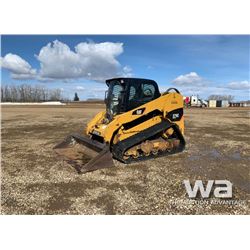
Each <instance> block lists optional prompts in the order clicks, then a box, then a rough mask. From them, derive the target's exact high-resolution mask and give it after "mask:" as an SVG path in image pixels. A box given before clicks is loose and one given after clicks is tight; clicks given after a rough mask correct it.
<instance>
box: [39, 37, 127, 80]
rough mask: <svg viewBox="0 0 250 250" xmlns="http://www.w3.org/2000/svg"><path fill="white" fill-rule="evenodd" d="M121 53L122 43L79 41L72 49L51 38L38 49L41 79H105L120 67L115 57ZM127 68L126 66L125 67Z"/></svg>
mask: <svg viewBox="0 0 250 250" xmlns="http://www.w3.org/2000/svg"><path fill="white" fill-rule="evenodd" d="M122 53H123V44H122V43H112V42H104V43H93V42H91V43H87V42H82V43H79V44H78V45H77V46H76V47H75V50H71V49H70V48H69V46H68V45H66V44H64V43H62V42H60V41H57V40H56V41H54V42H53V43H49V44H47V45H46V46H45V47H43V48H42V49H41V50H40V53H39V55H38V56H37V59H38V60H39V61H40V65H41V69H40V72H39V74H40V77H41V78H43V79H47V78H49V79H77V78H85V79H89V80H95V81H104V80H105V79H107V78H111V77H115V76H117V75H118V74H119V72H120V71H121V65H120V63H119V61H118V60H117V57H118V56H119V55H120V54H122ZM125 70H126V69H125Z"/></svg>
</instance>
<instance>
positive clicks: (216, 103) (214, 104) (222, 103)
mask: <svg viewBox="0 0 250 250" xmlns="http://www.w3.org/2000/svg"><path fill="white" fill-rule="evenodd" d="M208 106H209V108H227V107H229V102H228V100H209V102H208Z"/></svg>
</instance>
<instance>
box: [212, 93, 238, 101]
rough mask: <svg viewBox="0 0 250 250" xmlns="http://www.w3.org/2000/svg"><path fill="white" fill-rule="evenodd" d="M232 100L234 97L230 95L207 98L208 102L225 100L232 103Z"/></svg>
mask: <svg viewBox="0 0 250 250" xmlns="http://www.w3.org/2000/svg"><path fill="white" fill-rule="evenodd" d="M233 99H234V96H232V95H210V96H209V97H208V100H227V101H229V102H232V101H233Z"/></svg>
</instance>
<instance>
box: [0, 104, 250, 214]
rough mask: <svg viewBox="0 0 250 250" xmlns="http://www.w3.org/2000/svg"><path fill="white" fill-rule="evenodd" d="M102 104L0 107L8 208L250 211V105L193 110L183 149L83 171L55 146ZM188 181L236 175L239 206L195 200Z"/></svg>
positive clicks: (83, 211) (20, 210) (4, 204)
mask: <svg viewBox="0 0 250 250" xmlns="http://www.w3.org/2000/svg"><path fill="white" fill-rule="evenodd" d="M102 108H104V106H103V105H102V104H82V105H78V106H53V107H51V106H48V107H46V106H44V107H40V106H39V107H38V106H28V107H25V106H4V107H2V162H1V213H2V214H249V208H248V206H249V204H248V203H247V202H248V199H249V193H250V185H249V183H250V182H249V166H250V154H249V152H250V135H249V129H250V109H244V108H238V109H237V108H235V109H230V108H228V109H187V110H185V119H186V131H185V138H186V141H187V147H186V150H185V151H184V152H183V153H181V154H177V155H172V156H168V157H163V158H158V159H154V160H149V161H146V162H143V163H140V164H138V163H137V164H132V165H129V166H126V165H124V164H121V163H119V162H117V161H116V162H115V165H116V167H114V168H108V169H103V170H98V171H95V172H92V173H87V174H85V175H78V174H77V173H76V172H75V170H74V169H73V168H71V167H70V166H69V165H67V164H66V163H64V162H62V161H60V160H58V158H57V157H56V156H55V154H54V152H53V151H52V148H53V146H54V145H55V144H56V143H58V142H59V141H60V140H62V139H63V138H64V137H65V136H66V135H68V134H69V133H71V132H76V131H81V130H83V128H84V127H85V126H86V123H87V121H88V120H89V119H91V118H92V117H93V116H94V115H95V114H96V113H97V112H98V111H99V110H101V109H102ZM184 179H190V180H191V181H192V180H193V181H194V180H196V179H202V180H204V181H206V180H208V179H227V180H230V181H231V182H232V183H233V195H234V197H233V200H234V201H236V204H228V203H227V204H218V203H217V204H212V202H211V201H215V202H214V203H216V202H217V201H218V200H214V199H209V202H208V203H202V202H201V201H202V200H197V201H195V202H193V203H191V202H190V200H189V199H188V198H187V196H186V192H185V189H184V186H183V180H184Z"/></svg>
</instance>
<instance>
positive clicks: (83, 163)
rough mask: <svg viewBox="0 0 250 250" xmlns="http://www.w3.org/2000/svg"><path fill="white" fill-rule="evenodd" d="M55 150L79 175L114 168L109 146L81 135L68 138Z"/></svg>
mask: <svg viewBox="0 0 250 250" xmlns="http://www.w3.org/2000/svg"><path fill="white" fill-rule="evenodd" d="M53 149H54V151H55V152H56V153H57V154H58V155H59V156H61V157H62V158H63V159H64V160H65V161H66V162H67V163H69V164H70V165H72V166H73V167H74V168H75V169H76V170H77V172H78V173H86V172H90V171H94V170H97V169H102V168H108V167H112V166H114V164H113V159H112V154H111V153H110V151H109V146H107V145H105V144H102V143H100V142H98V141H94V140H91V139H90V138H88V137H85V136H82V135H79V134H72V135H70V136H68V137H67V138H66V139H65V140H64V141H62V142H61V143H59V144H58V145H56V146H55V147H54V148H53Z"/></svg>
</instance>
